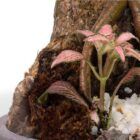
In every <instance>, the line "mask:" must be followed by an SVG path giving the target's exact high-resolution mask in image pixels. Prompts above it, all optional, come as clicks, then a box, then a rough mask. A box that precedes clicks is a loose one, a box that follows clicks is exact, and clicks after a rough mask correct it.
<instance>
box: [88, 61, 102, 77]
mask: <svg viewBox="0 0 140 140" xmlns="http://www.w3.org/2000/svg"><path fill="white" fill-rule="evenodd" d="M86 63H87V64H88V65H89V67H90V68H91V70H92V72H93V74H94V75H95V77H96V78H97V79H98V80H100V76H99V74H98V73H97V71H96V70H95V67H94V66H92V64H91V63H90V62H89V61H86Z"/></svg>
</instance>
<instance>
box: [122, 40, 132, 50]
mask: <svg viewBox="0 0 140 140" xmlns="http://www.w3.org/2000/svg"><path fill="white" fill-rule="evenodd" d="M122 47H123V48H124V50H125V49H126V48H131V49H134V47H133V45H132V44H130V43H129V42H126V43H124V44H123V45H122Z"/></svg>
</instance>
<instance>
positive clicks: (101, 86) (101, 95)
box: [100, 78, 107, 112]
mask: <svg viewBox="0 0 140 140" xmlns="http://www.w3.org/2000/svg"><path fill="white" fill-rule="evenodd" d="M106 80H107V79H106V78H101V80H100V104H101V108H100V110H101V112H104V94H105V86H106Z"/></svg>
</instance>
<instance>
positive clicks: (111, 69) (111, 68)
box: [107, 59, 117, 79]
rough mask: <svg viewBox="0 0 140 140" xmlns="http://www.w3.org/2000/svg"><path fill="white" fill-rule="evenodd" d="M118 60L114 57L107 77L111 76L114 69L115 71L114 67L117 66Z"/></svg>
mask: <svg viewBox="0 0 140 140" xmlns="http://www.w3.org/2000/svg"><path fill="white" fill-rule="evenodd" d="M116 61H117V59H114V60H113V61H112V63H111V64H110V67H109V69H108V73H107V79H108V78H109V77H110V75H111V73H112V71H113V68H114V66H115V63H116Z"/></svg>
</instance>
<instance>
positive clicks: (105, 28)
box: [99, 24, 113, 36]
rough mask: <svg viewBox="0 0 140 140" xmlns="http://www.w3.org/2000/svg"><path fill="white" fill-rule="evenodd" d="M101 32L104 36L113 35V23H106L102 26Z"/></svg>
mask: <svg viewBox="0 0 140 140" xmlns="http://www.w3.org/2000/svg"><path fill="white" fill-rule="evenodd" d="M99 33H100V34H102V35H104V36H109V35H111V34H112V33H113V30H112V27H111V25H109V24H106V25H104V26H102V27H101V29H100V30H99Z"/></svg>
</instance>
